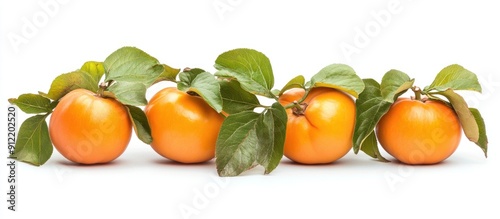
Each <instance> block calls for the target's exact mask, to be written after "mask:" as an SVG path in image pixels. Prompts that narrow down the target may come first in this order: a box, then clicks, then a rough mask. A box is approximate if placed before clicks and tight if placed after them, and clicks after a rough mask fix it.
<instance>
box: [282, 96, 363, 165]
mask: <svg viewBox="0 0 500 219" xmlns="http://www.w3.org/2000/svg"><path fill="white" fill-rule="evenodd" d="M304 95H305V90H304V89H301V88H293V89H290V90H288V91H286V92H285V93H284V94H283V95H281V96H280V98H279V102H280V103H281V104H282V105H284V106H287V105H290V104H293V103H294V101H298V100H300V99H301V98H302V97H303V96H304ZM296 104H298V105H297V106H295V107H292V108H289V109H287V114H288V123H287V129H286V139H285V145H284V155H285V156H286V157H287V158H289V159H290V160H292V161H295V162H298V163H303V164H324V163H331V162H334V161H336V160H338V159H340V158H342V157H343V156H344V155H346V154H347V153H348V152H349V150H350V149H351V148H352V136H353V131H354V124H355V117H356V106H355V104H354V100H353V98H351V97H350V96H349V95H347V94H345V93H343V92H342V91H338V90H336V89H332V88H325V87H320V88H313V89H312V90H311V91H310V92H309V94H308V96H307V97H306V98H305V99H304V101H303V102H302V103H296Z"/></svg>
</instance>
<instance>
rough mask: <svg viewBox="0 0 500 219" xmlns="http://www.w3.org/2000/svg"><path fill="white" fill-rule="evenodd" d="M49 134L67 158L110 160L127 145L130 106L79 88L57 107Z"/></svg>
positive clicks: (86, 161) (84, 160) (129, 134)
mask: <svg viewBox="0 0 500 219" xmlns="http://www.w3.org/2000/svg"><path fill="white" fill-rule="evenodd" d="M49 134H50V138H51V140H52V143H53V144H54V147H55V148H56V149H57V151H59V153H61V154H62V155H63V156H64V157H66V158H67V159H68V160H70V161H73V162H75V163H80V164H98V163H107V162H110V161H112V160H114V159H116V158H118V157H119V156H120V155H121V154H122V153H123V152H124V151H125V149H126V148H127V145H128V143H129V141H130V138H131V135H132V122H131V120H130V118H129V114H128V111H127V108H126V107H125V106H124V105H123V104H121V103H120V102H118V101H117V100H115V99H113V98H105V97H101V96H99V95H97V94H95V93H94V92H91V91H89V90H85V89H76V90H73V91H71V92H70V93H68V94H66V95H65V96H64V97H63V98H62V99H61V100H60V102H59V104H58V105H57V107H56V108H55V109H54V112H53V113H52V115H51V118H50V125H49Z"/></svg>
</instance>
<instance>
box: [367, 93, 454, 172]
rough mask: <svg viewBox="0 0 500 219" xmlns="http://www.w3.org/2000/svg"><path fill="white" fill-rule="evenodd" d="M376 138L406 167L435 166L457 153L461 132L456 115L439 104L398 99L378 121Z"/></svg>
mask: <svg viewBox="0 0 500 219" xmlns="http://www.w3.org/2000/svg"><path fill="white" fill-rule="evenodd" d="M376 134H377V138H378V140H379V142H380V144H381V145H382V147H383V148H384V150H385V151H387V153H389V154H390V155H392V156H393V157H395V158H396V159H398V160H399V161H401V162H403V163H406V164H435V163H439V162H441V161H443V160H445V159H446V158H448V157H449V156H450V155H451V154H453V152H454V151H455V150H456V149H457V147H458V145H459V143H460V139H461V136H462V128H461V125H460V121H459V119H458V116H457V114H456V113H455V111H454V110H453V109H452V108H451V107H449V106H447V105H446V104H445V103H444V102H441V101H437V100H426V99H422V100H413V99H409V98H399V99H398V100H397V101H396V102H395V103H394V104H393V105H392V106H391V108H390V109H389V111H388V112H387V114H385V115H384V116H383V117H382V118H381V119H380V121H379V123H378V125H377V128H376Z"/></svg>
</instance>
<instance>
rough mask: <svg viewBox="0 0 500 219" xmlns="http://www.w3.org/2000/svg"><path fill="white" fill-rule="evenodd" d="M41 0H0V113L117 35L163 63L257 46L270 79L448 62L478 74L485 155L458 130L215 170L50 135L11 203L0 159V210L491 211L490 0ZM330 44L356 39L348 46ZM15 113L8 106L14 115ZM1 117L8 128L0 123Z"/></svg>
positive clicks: (116, 44) (493, 86)
mask: <svg viewBox="0 0 500 219" xmlns="http://www.w3.org/2000/svg"><path fill="white" fill-rule="evenodd" d="M47 2H52V3H54V2H55V1H54V0H37V1H13V0H2V1H1V3H0V25H1V26H0V29H1V31H2V32H1V35H0V43H1V45H0V51H1V53H0V54H1V56H0V60H1V61H0V83H1V85H0V87H1V92H0V95H1V98H0V103H1V108H2V110H1V111H0V112H3V114H4V115H2V116H4V117H7V115H6V114H7V113H6V108H7V98H9V97H16V96H17V95H19V94H22V93H30V92H31V93H36V92H37V91H47V90H48V88H49V86H50V83H51V81H52V79H53V78H54V77H56V76H57V75H59V74H62V73H66V72H70V71H72V70H75V69H77V68H79V67H80V66H81V64H83V62H85V61H87V60H98V61H102V60H104V59H105V58H106V56H107V55H109V54H110V53H112V52H113V51H114V50H116V49H118V48H120V47H122V46H136V47H139V48H141V49H143V50H145V51H146V52H148V53H149V54H151V55H152V56H154V57H156V58H158V59H159V60H160V61H161V62H163V63H166V64H169V65H171V66H174V67H179V68H183V67H187V66H189V67H201V68H204V69H206V70H210V71H213V70H214V69H213V67H212V65H213V62H214V60H215V58H216V57H217V55H218V54H220V53H222V52H224V51H227V50H230V49H234V48H240V47H248V48H254V49H257V50H259V51H261V52H263V53H265V54H266V55H267V56H268V57H269V58H270V60H271V62H272V65H273V70H274V74H275V78H276V83H275V88H281V86H283V85H284V84H285V83H286V81H287V80H288V79H291V78H292V77H294V76H296V75H298V74H303V75H305V76H306V77H311V76H312V75H313V74H314V73H316V72H317V71H318V70H319V69H321V68H322V67H324V66H326V65H328V64H332V63H346V64H349V65H351V66H352V67H353V68H354V69H355V70H356V71H357V73H358V74H359V75H360V76H361V77H363V78H367V77H371V78H375V79H377V80H380V78H381V77H382V75H383V74H384V73H385V72H387V71H388V70H389V69H391V68H395V69H398V70H401V71H404V72H406V73H407V74H409V75H410V76H411V77H415V78H417V80H416V84H417V85H420V86H422V87H424V86H425V85H428V84H430V83H431V81H432V79H433V77H434V75H435V74H436V73H437V72H438V71H439V70H441V69H442V68H443V67H445V66H447V65H449V64H453V63H458V64H461V65H463V66H464V67H466V68H467V69H469V70H471V71H473V72H475V73H476V74H477V75H478V77H479V78H480V80H481V83H482V85H483V94H481V95H475V94H473V95H467V98H466V99H467V100H468V102H469V104H470V105H471V106H474V107H477V108H479V109H480V111H481V112H482V113H483V117H484V118H485V120H486V123H487V130H488V133H489V140H490V141H489V142H490V144H489V146H490V150H489V157H488V158H487V159H485V158H484V156H483V155H482V152H481V150H480V149H479V148H477V147H476V146H475V145H474V144H473V143H470V142H468V141H467V139H466V138H465V137H464V138H463V139H462V143H461V145H460V146H459V148H458V150H457V151H456V152H455V154H453V156H451V157H450V158H449V159H448V160H446V161H445V162H443V163H441V164H439V165H432V166H415V167H412V166H404V165H400V164H398V163H395V162H392V163H389V164H386V163H379V162H376V161H373V160H371V159H370V158H369V157H368V156H366V155H364V154H362V153H360V154H358V155H354V153H352V152H350V153H349V154H348V155H347V156H346V157H344V158H343V159H341V160H340V161H339V162H336V163H334V164H330V165H322V166H301V165H296V164H292V163H291V162H289V161H288V160H287V159H283V161H282V163H281V165H280V166H279V167H278V168H277V169H276V170H275V171H274V172H272V173H271V174H270V175H263V174H262V172H263V170H262V169H260V168H257V169H255V170H252V171H250V172H247V173H245V174H244V175H243V176H240V177H236V178H219V177H217V173H216V170H215V165H214V163H213V162H209V163H205V164H197V165H179V164H176V163H173V162H170V161H167V160H165V159H163V158H161V157H160V156H159V155H157V154H156V153H155V152H154V151H153V150H152V149H151V148H150V147H149V146H148V145H145V144H143V143H142V142H140V141H139V140H137V139H136V138H135V137H134V138H133V139H132V141H131V143H130V145H129V147H128V148H127V150H126V151H125V153H124V154H123V155H122V156H121V157H120V158H119V159H117V160H116V161H115V162H113V163H111V164H108V165H100V166H77V165H73V164H70V163H68V162H67V161H66V160H65V159H64V158H63V157H62V156H61V155H60V154H59V153H58V152H57V151H54V154H53V155H52V158H51V159H50V160H49V161H48V162H47V163H46V164H45V165H44V166H42V167H34V166H30V165H27V164H19V166H18V188H19V189H18V191H17V192H18V196H17V201H18V203H17V204H18V205H17V212H15V213H12V212H10V211H7V205H6V202H5V200H6V199H7V197H6V193H7V191H6V190H7V180H6V179H7V167H6V166H3V167H1V168H0V173H1V174H0V179H1V180H0V182H1V183H0V191H1V192H2V194H3V195H1V196H0V197H1V200H2V203H3V204H1V205H0V209H1V210H0V214H1V216H0V217H1V218H29V217H43V218H68V217H70V218H90V217H96V218H110V217H114V216H131V217H132V218H135V217H139V216H148V217H152V218H182V214H181V211H180V209H182V208H183V209H191V210H192V212H193V213H196V214H193V215H191V217H190V218H216V217H217V218H271V217H275V218H278V217H279V218H286V217H290V218H335V217H337V218H339V217H340V218H360V217H384V218H438V217H446V218H454V217H458V216H463V217H464V218H499V216H500V211H499V210H498V203H499V197H500V189H499V185H500V177H499V175H500V171H499V169H500V168H499V166H500V150H499V149H498V131H499V126H498V119H499V117H498V114H497V113H498V112H499V110H500V109H499V105H498V103H497V104H494V102H495V99H496V100H497V101H498V98H495V96H498V95H499V94H500V91H499V90H500V76H499V74H498V72H499V71H500V67H498V62H499V60H500V59H499V58H500V55H499V51H500V43H499V39H500V33H499V26H500V25H499V21H500V13H498V9H499V8H498V6H497V4H496V3H494V1H439V2H438V1H410V0H394V1H391V0H381V1H274V2H270V1H263V0H262V1H245V0H208V1H201V0H200V1H194V0H189V1H175V3H173V2H174V1H150V0H145V1H134V2H132V1H106V2H105V1H94V0H92V1H72V0H66V1H59V2H55V5H56V7H54V5H51V6H50V7H49V9H48V10H47V9H44V6H42V5H44V3H47ZM214 5H217V6H218V8H219V9H216V7H215V6H214ZM34 20H35V21H34ZM365 34H366V36H364V35H365ZM14 38H15V39H17V41H14V42H12V40H13V39H14ZM16 42H17V43H16ZM342 45H344V46H345V45H351V46H353V47H352V48H356V49H355V50H352V51H353V52H354V53H353V54H346V53H344V52H343V51H342ZM166 86H172V85H171V84H167V83H161V84H159V85H156V86H155V87H153V88H152V89H151V90H149V92H148V97H151V95H152V94H154V92H156V91H157V90H159V89H160V88H162V87H166ZM0 117H1V116H0ZM26 118H27V117H26V115H24V114H22V113H21V115H20V117H19V120H21V121H23V120H24V119H26ZM2 121H5V119H2ZM0 127H1V132H0V133H6V130H5V127H6V124H4V125H1V126H0ZM1 139H2V141H4V142H3V143H2V144H1V145H3V146H2V147H4V148H2V149H1V150H2V152H1V153H2V155H1V156H0V157H2V161H1V162H0V163H2V164H5V163H6V161H5V157H6V156H7V146H6V142H5V140H4V139H5V137H2V138H1Z"/></svg>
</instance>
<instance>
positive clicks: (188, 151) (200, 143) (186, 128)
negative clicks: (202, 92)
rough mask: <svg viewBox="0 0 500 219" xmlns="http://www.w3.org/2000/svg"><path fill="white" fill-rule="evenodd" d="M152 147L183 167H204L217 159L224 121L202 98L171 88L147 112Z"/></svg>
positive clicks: (153, 102)
mask: <svg viewBox="0 0 500 219" xmlns="http://www.w3.org/2000/svg"><path fill="white" fill-rule="evenodd" d="M145 112H146V116H147V118H148V121H149V124H150V127H151V136H152V137H153V142H152V143H151V147H152V148H153V149H154V150H155V151H156V152H157V153H158V154H160V155H161V156H163V157H165V158H168V159H170V160H174V161H177V162H181V163H200V162H205V161H209V160H211V159H212V158H214V156H215V144H216V141H217V136H218V134H219V131H220V128H221V125H222V122H223V121H224V117H223V116H222V115H221V114H219V113H217V112H216V111H215V110H214V109H213V108H211V107H210V105H208V103H206V102H205V101H204V100H203V99H202V98H201V97H199V96H197V95H195V94H188V93H186V92H183V91H180V90H178V89H177V88H173V87H169V88H165V89H163V90H161V91H159V92H158V93H156V94H155V95H154V96H153V97H152V98H151V100H150V101H149V104H148V105H147V106H146V108H145Z"/></svg>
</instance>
